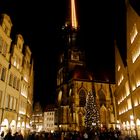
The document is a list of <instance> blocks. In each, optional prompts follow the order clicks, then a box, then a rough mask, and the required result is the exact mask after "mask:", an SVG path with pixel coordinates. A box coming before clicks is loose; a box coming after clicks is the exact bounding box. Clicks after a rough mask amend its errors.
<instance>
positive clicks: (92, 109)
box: [85, 92, 100, 129]
mask: <svg viewBox="0 0 140 140" xmlns="http://www.w3.org/2000/svg"><path fill="white" fill-rule="evenodd" d="M85 110H86V113H85V126H86V128H89V129H92V128H93V127H99V126H100V115H99V109H98V107H97V104H96V100H95V96H94V95H93V93H92V92H89V93H88V95H87V98H86V106H85Z"/></svg>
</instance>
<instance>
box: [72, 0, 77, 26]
mask: <svg viewBox="0 0 140 140" xmlns="http://www.w3.org/2000/svg"><path fill="white" fill-rule="evenodd" d="M71 21H72V27H73V28H75V29H77V19H76V10H75V1H74V0H71Z"/></svg>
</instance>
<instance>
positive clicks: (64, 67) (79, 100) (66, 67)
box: [57, 0, 93, 131]
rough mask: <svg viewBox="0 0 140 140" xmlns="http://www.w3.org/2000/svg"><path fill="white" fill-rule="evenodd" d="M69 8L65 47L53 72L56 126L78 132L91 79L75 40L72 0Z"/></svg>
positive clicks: (82, 52) (73, 5)
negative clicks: (55, 76)
mask: <svg viewBox="0 0 140 140" xmlns="http://www.w3.org/2000/svg"><path fill="white" fill-rule="evenodd" d="M70 11H71V12H70V14H69V15H70V16H68V18H67V20H66V22H65V25H64V26H63V28H62V32H63V35H64V36H63V39H64V43H65V48H64V50H63V52H62V53H61V54H60V56H59V62H58V63H59V64H58V71H57V105H58V126H59V129H61V130H63V131H80V130H82V129H83V128H84V125H85V124H84V114H85V110H84V107H85V103H86V96H87V94H88V92H90V91H92V88H93V85H92V83H93V82H92V75H91V74H90V73H89V72H88V71H87V70H86V66H85V53H84V51H83V50H82V49H81V48H80V47H79V46H78V43H77V37H78V31H79V26H78V22H77V18H76V5H75V0H71V1H70Z"/></svg>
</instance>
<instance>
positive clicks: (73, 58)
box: [71, 52, 79, 60]
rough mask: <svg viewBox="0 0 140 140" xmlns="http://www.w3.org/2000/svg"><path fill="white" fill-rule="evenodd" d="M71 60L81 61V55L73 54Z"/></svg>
mask: <svg viewBox="0 0 140 140" xmlns="http://www.w3.org/2000/svg"><path fill="white" fill-rule="evenodd" d="M71 60H79V54H78V53H77V52H72V54H71Z"/></svg>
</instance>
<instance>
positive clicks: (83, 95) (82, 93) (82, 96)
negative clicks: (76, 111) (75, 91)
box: [79, 89, 86, 107]
mask: <svg viewBox="0 0 140 140" xmlns="http://www.w3.org/2000/svg"><path fill="white" fill-rule="evenodd" d="M85 104H86V93H85V91H84V90H83V89H82V90H81V91H80V92H79V106H80V107H84V106H85Z"/></svg>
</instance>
